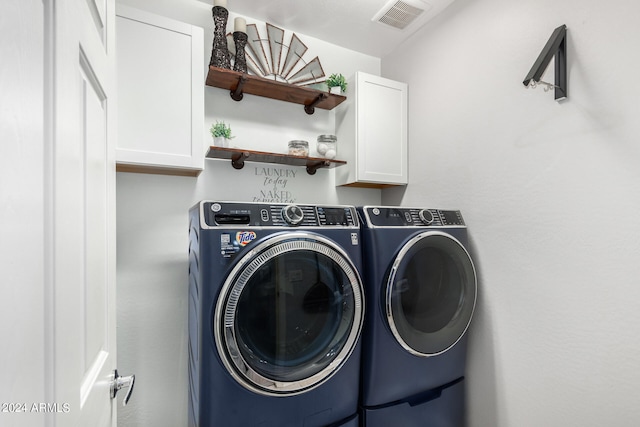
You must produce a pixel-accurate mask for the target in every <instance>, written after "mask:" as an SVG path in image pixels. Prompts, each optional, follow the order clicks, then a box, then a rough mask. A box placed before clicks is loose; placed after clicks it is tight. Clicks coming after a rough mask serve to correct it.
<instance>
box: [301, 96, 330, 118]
mask: <svg viewBox="0 0 640 427" xmlns="http://www.w3.org/2000/svg"><path fill="white" fill-rule="evenodd" d="M328 97H329V95H327V94H326V93H319V94H318V96H316V98H315V99H314V100H313V101H312V102H311V103H310V104H308V105H305V106H304V112H305V113H307V114H309V115H311V114H313V113H315V111H316V105H318V104H319V103H320V102H322V101H324V100H325V99H327V98H328Z"/></svg>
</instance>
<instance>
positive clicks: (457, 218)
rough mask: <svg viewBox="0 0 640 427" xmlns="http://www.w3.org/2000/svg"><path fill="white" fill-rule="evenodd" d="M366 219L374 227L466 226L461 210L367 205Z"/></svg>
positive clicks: (364, 210)
mask: <svg viewBox="0 0 640 427" xmlns="http://www.w3.org/2000/svg"><path fill="white" fill-rule="evenodd" d="M362 211H363V213H364V217H365V220H366V221H367V222H368V224H369V225H371V226H374V227H425V226H431V227H464V225H465V224H464V220H463V219H462V214H461V213H460V211H451V210H441V209H421V208H402V207H390V206H380V207H378V206H365V207H364V208H362Z"/></svg>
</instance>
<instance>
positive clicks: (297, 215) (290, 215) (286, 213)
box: [282, 205, 304, 225]
mask: <svg viewBox="0 0 640 427" xmlns="http://www.w3.org/2000/svg"><path fill="white" fill-rule="evenodd" d="M282 217H283V218H284V220H285V222H286V223H287V224H290V225H298V224H300V223H301V222H302V219H303V218H304V212H302V209H300V207H299V206H296V205H287V206H285V207H284V208H282Z"/></svg>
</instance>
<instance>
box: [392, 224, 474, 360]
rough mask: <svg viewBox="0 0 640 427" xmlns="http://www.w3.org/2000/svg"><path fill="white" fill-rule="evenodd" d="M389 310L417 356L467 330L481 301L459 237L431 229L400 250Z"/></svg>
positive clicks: (440, 348)
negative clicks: (478, 299) (477, 296)
mask: <svg viewBox="0 0 640 427" xmlns="http://www.w3.org/2000/svg"><path fill="white" fill-rule="evenodd" d="M385 292H386V294H385V309H386V316H387V321H388V323H389V326H390V328H391V331H392V333H393V335H394V336H395V338H396V340H397V341H398V343H399V344H400V345H401V346H402V347H403V348H404V349H405V350H407V351H408V352H410V353H411V354H414V355H416V356H423V357H427V356H435V355H438V354H441V353H443V352H445V351H447V350H448V349H450V348H451V347H453V346H454V345H455V344H456V343H457V342H458V341H459V340H460V338H462V336H463V335H464V333H465V332H466V330H467V328H468V327H469V324H470V323H471V318H472V317H473V310H474V308H475V304H476V292H477V279H476V272H475V268H474V266H473V261H472V260H471V257H470V256H469V253H468V252H467V250H466V249H465V248H464V246H463V245H462V244H461V243H460V242H459V241H458V240H457V239H456V238H455V237H453V236H451V235H449V234H445V233H442V232H438V231H427V232H423V233H420V234H418V235H416V236H414V237H413V238H411V239H410V240H409V241H408V242H407V243H406V244H405V245H404V246H403V247H402V248H401V249H400V251H399V252H398V255H397V256H396V258H395V259H394V262H393V264H392V266H391V269H390V273H389V276H388V279H387V284H386V291H385Z"/></svg>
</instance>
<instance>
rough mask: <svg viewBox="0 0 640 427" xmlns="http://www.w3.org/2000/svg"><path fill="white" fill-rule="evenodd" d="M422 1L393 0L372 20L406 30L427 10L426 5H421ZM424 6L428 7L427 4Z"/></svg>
mask: <svg viewBox="0 0 640 427" xmlns="http://www.w3.org/2000/svg"><path fill="white" fill-rule="evenodd" d="M420 3H421V2H416V1H412V2H409V1H402V0H391V1H390V2H388V3H387V4H385V5H384V7H383V8H382V9H381V10H380V11H379V12H378V13H376V16H374V17H373V18H372V19H371V20H372V21H376V22H380V23H381V24H385V25H389V26H392V27H394V28H398V29H400V30H404V29H405V28H407V27H408V26H409V24H411V23H412V22H413V21H414V20H415V19H416V18H417V17H418V16H420V14H421V13H423V12H424V11H425V7H420ZM424 6H426V7H428V5H426V4H425V5H424Z"/></svg>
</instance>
